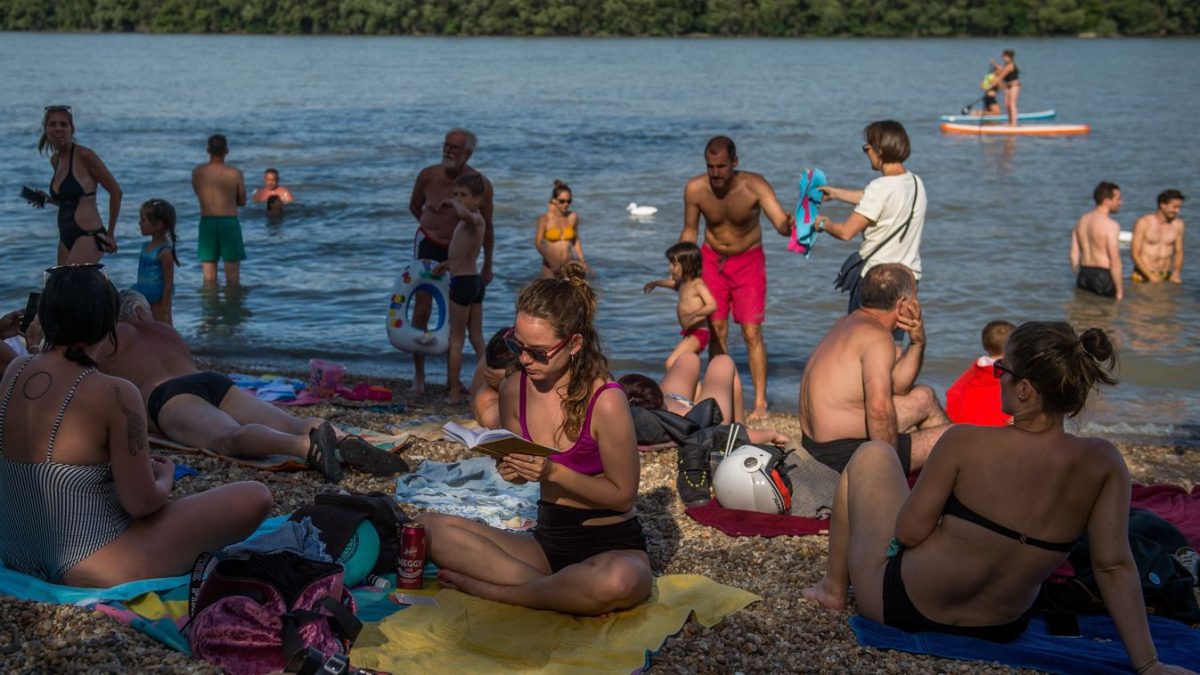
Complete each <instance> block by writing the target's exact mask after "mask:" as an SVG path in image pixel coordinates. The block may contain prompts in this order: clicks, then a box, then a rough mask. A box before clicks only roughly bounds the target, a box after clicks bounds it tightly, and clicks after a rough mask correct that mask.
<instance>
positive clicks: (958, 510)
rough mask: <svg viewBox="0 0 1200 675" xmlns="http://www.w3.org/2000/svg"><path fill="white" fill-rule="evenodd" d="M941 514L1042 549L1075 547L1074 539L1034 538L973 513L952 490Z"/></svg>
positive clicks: (1060, 549) (1066, 550) (1067, 550)
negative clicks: (1060, 542)
mask: <svg viewBox="0 0 1200 675" xmlns="http://www.w3.org/2000/svg"><path fill="white" fill-rule="evenodd" d="M942 515H946V516H954V517H955V518H962V519H963V520H965V521H968V522H971V523H975V524H976V525H979V526H980V527H984V528H987V529H989V530H991V531H992V532H995V533H996V534H1001V535H1004V536H1005V537H1008V538H1009V539H1016V540H1017V541H1019V542H1021V543H1022V544H1029V545H1030V546H1036V547H1038V548H1043V549H1046V550H1047V551H1063V552H1070V551H1071V549H1073V548H1075V542H1074V541H1069V542H1067V543H1064V544H1057V543H1055V542H1052V541H1045V540H1044V539H1035V538H1034V537H1027V536H1025V535H1023V534H1021V533H1020V532H1017V531H1016V530H1010V529H1008V528H1007V527H1005V526H1003V525H1001V524H999V523H997V522H995V521H994V520H991V519H989V518H984V517H983V516H981V515H979V514H978V513H975V512H974V511H972V510H971V509H968V508H967V507H966V506H965V505H964V504H963V503H962V502H960V501H958V497H957V496H955V494H954V493H953V492H951V493H950V498H949V499H947V500H946V506H945V508H943V509H942Z"/></svg>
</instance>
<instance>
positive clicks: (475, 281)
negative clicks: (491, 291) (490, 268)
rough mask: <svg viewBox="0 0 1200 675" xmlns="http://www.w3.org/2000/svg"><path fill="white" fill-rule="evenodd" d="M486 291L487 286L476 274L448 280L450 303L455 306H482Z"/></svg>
mask: <svg viewBox="0 0 1200 675" xmlns="http://www.w3.org/2000/svg"><path fill="white" fill-rule="evenodd" d="M486 291H487V284H485V283H483V277H481V276H479V275H478V274H464V275H462V276H460V277H452V278H451V279H450V301H451V302H453V303H454V304H456V305H479V304H482V303H483V296H484V294H485V292H486Z"/></svg>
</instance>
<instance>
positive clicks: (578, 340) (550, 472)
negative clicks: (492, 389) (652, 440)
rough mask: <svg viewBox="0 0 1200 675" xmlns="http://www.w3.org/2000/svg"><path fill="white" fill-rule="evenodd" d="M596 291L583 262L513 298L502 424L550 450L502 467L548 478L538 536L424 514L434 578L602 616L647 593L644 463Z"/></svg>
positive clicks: (528, 603) (499, 596)
mask: <svg viewBox="0 0 1200 675" xmlns="http://www.w3.org/2000/svg"><path fill="white" fill-rule="evenodd" d="M595 312H596V294H595V292H594V291H593V290H592V288H591V287H590V286H589V285H588V283H587V281H586V279H585V270H584V267H583V265H582V264H581V263H579V262H576V261H571V262H568V263H567V264H565V265H563V267H562V270H561V271H560V272H559V275H558V276H557V277H555V278H550V279H538V280H536V281H534V282H532V283H531V284H529V285H528V286H526V287H525V288H524V289H523V290H522V291H521V295H520V296H519V297H518V298H517V316H516V321H515V322H514V325H513V327H512V330H511V331H510V332H509V334H508V336H507V338H506V340H505V342H506V343H507V346H508V348H509V349H510V350H511V351H513V352H514V353H515V354H517V363H518V364H519V366H520V368H519V369H518V370H517V371H516V372H515V373H513V374H512V375H510V376H509V377H507V378H506V379H505V380H504V382H502V383H501V385H500V422H501V423H502V424H503V425H504V427H505V428H506V429H508V430H510V431H512V432H514V433H518V434H521V435H522V436H523V437H524V438H527V439H529V440H531V441H533V442H534V443H538V444H540V445H544V446H547V447H551V448H555V449H557V450H559V451H560V452H558V453H557V454H555V455H553V456H552V457H551V458H546V457H538V456H533V455H522V454H512V455H508V456H507V457H506V458H505V459H503V460H500V461H498V462H497V464H496V467H497V469H498V470H499V472H500V475H501V477H503V478H504V479H505V480H507V481H510V482H513V483H524V482H527V481H536V482H538V483H539V484H540V486H541V498H540V499H539V501H538V523H537V527H536V528H535V529H534V532H533V535H532V536H530V535H525V534H516V533H513V532H505V531H502V530H498V529H495V528H491V527H488V526H486V525H482V524H480V523H477V522H475V521H472V520H468V519H466V518H459V517H456V516H446V515H441V514H436V513H425V514H421V515H420V516H418V517H417V521H418V522H420V523H423V524H424V525H425V527H426V528H428V532H429V555H430V558H431V559H432V560H433V561H434V562H435V563H437V565H438V567H440V568H441V572H439V573H438V581H439V582H441V583H442V585H444V586H449V587H451V588H457V589H459V590H462V591H463V592H466V593H470V594H471V595H476V596H479V597H482V598H487V599H490V600H497V601H500V602H507V603H510V604H514V605H521V606H524V607H532V608H535V609H547V610H553V611H558V612H566V613H569V614H581V615H599V614H604V613H607V612H612V611H615V610H619V609H625V608H627V607H632V606H634V605H637V604H639V603H641V602H642V601H643V600H645V599H646V598H647V597H648V596H649V595H650V589H651V574H650V559H649V557H648V556H647V554H646V542H645V538H644V536H643V534H642V526H641V524H640V523H639V522H638V517H637V514H636V513H635V511H634V502H635V500H636V498H637V492H638V480H639V470H640V462H639V459H638V451H637V444H636V440H635V437H634V431H633V419H632V416H631V414H630V412H629V403H628V402H627V401H626V399H625V394H624V392H622V391H621V388H620V386H619V385H618V384H617V383H615V382H612V381H611V377H610V375H609V372H608V360H607V359H606V358H605V356H604V354H603V352H602V351H601V349H600V342H599V336H598V335H597V334H596V329H595V324H594V316H595Z"/></svg>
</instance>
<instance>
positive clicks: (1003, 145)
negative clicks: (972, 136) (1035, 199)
mask: <svg viewBox="0 0 1200 675" xmlns="http://www.w3.org/2000/svg"><path fill="white" fill-rule="evenodd" d="M979 144H980V146H982V148H983V158H984V161H986V162H987V164H988V165H989V166H991V167H992V168H993V170H995V172H996V173H998V174H1000V175H1002V176H1007V175H1008V174H1011V173H1012V170H1013V156H1014V155H1015V154H1016V151H1017V137H1016V136H983V137H980V139H979Z"/></svg>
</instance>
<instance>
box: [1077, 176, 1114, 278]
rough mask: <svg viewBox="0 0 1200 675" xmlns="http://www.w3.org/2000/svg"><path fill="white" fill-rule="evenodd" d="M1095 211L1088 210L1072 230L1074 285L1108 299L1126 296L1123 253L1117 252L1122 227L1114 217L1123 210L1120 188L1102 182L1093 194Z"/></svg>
mask: <svg viewBox="0 0 1200 675" xmlns="http://www.w3.org/2000/svg"><path fill="white" fill-rule="evenodd" d="M1092 199H1093V200H1094V201H1095V202H1096V208H1094V209H1092V210H1091V211H1088V212H1087V213H1085V214H1083V216H1081V217H1080V218H1079V222H1077V223H1075V229H1074V230H1072V231H1071V271H1073V272H1075V275H1076V276H1075V286H1076V287H1078V288H1081V289H1083V290H1085V291H1089V292H1091V293H1095V294H1096V295H1100V296H1103V297H1106V298H1116V299H1117V300H1120V299H1121V298H1123V297H1125V288H1124V286H1123V285H1122V280H1121V254H1120V253H1119V252H1118V251H1117V240H1118V239H1119V238H1120V234H1121V226H1120V225H1119V224H1118V223H1117V221H1115V220H1113V218H1112V214H1114V213H1117V212H1118V211H1120V210H1121V188H1119V187H1117V185H1116V184H1115V183H1108V182H1101V183H1100V184H1099V185H1097V186H1096V189H1095V190H1093V191H1092Z"/></svg>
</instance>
